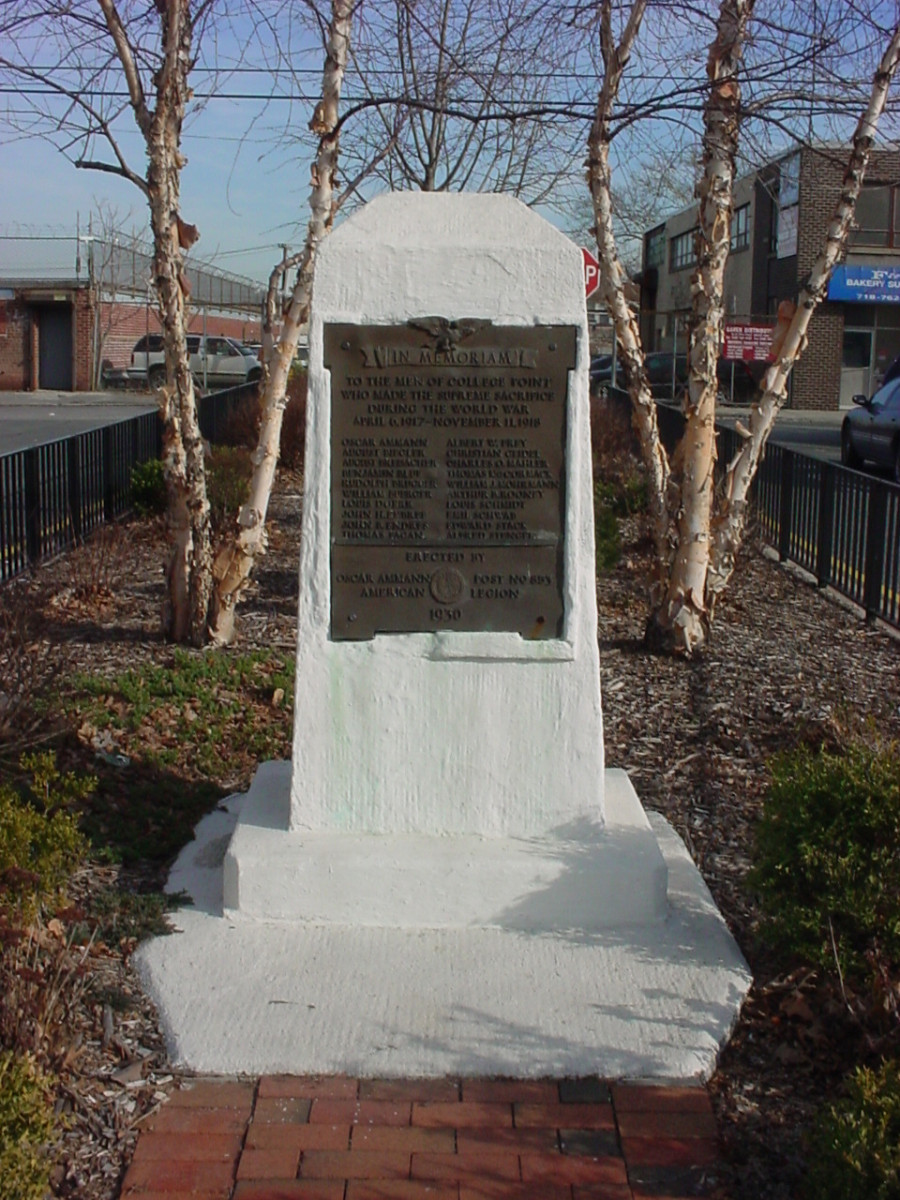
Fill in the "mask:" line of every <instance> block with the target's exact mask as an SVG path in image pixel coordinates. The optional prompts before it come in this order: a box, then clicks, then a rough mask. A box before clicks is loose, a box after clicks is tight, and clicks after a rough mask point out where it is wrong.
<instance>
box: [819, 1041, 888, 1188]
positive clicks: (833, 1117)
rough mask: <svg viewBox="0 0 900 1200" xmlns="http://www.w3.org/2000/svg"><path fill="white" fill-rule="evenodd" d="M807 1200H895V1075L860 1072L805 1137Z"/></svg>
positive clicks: (853, 1076)
mask: <svg viewBox="0 0 900 1200" xmlns="http://www.w3.org/2000/svg"><path fill="white" fill-rule="evenodd" d="M809 1149H810V1154H809V1166H808V1171H807V1181H806V1195H807V1196H808V1197H809V1200H900V1071H898V1067H897V1064H896V1063H893V1062H888V1063H884V1064H883V1066H882V1067H881V1068H880V1070H878V1071H871V1070H868V1069H866V1068H860V1069H859V1070H857V1071H855V1072H854V1074H853V1075H852V1077H851V1080H850V1084H849V1086H848V1089H847V1095H846V1097H845V1098H844V1099H843V1100H841V1101H839V1102H838V1103H837V1104H834V1105H832V1106H831V1107H830V1108H828V1109H826V1110H825V1111H824V1112H823V1113H822V1114H821V1115H820V1117H819V1120H818V1122H817V1124H816V1127H815V1130H814V1132H813V1135H812V1137H811V1139H810V1147H809Z"/></svg>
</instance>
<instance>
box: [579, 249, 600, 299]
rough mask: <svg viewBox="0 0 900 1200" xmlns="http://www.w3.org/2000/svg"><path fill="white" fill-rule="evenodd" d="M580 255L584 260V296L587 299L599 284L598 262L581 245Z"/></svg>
mask: <svg viewBox="0 0 900 1200" xmlns="http://www.w3.org/2000/svg"><path fill="white" fill-rule="evenodd" d="M581 257H582V259H583V260H584V298H585V300H588V299H589V298H590V297H591V296H593V294H594V292H596V290H597V288H598V287H599V286H600V264H599V263H598V262H597V260H596V258H594V256H593V254H591V252H590V250H585V248H584V247H583V246H582V248H581Z"/></svg>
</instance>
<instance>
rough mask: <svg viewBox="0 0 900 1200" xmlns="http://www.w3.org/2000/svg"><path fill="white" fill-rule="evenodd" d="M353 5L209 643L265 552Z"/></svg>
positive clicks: (333, 70) (333, 42) (320, 116)
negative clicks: (302, 242)
mask: <svg viewBox="0 0 900 1200" xmlns="http://www.w3.org/2000/svg"><path fill="white" fill-rule="evenodd" d="M353 8H354V0H333V2H332V9H331V11H332V20H331V27H330V31H329V38H328V44H327V46H326V53H325V67H324V70H323V74H322V99H321V100H320V101H319V102H318V104H317V105H316V107H315V111H314V113H313V117H312V120H311V121H310V128H311V129H312V131H313V132H314V133H317V134H318V135H319V147H318V153H317V155H316V160H315V163H314V164H313V167H312V170H311V172H310V177H311V180H312V191H311V195H310V201H309V203H310V211H311V215H310V220H309V225H308V227H307V233H306V242H305V245H304V247H303V250H302V252H301V253H300V254H298V255H297V256H295V257H294V258H293V259H291V260H289V263H290V265H294V264H296V265H297V266H298V272H297V280H296V283H295V285H294V288H293V291H292V293H291V299H290V303H289V305H288V307H287V311H286V312H285V313H284V314H283V317H282V326H281V332H280V335H279V337H278V338H277V340H276V338H275V335H274V325H275V309H276V299H275V298H276V287H277V281H278V280H279V279H280V278H281V276H282V274H283V272H284V271H285V270H286V269H287V266H288V263H281V264H279V266H278V267H276V268H275V270H274V271H273V272H272V276H271V278H270V281H269V291H268V295H267V300H266V325H267V330H266V331H265V332H264V335H263V344H264V347H265V350H264V358H265V384H264V392H263V398H262V423H261V426H260V432H259V443H258V447H257V452H256V454H255V455H254V470H253V475H252V478H251V481H250V495H249V498H248V500H247V504H246V505H245V506H244V508H243V509H242V512H241V517H240V519H239V520H238V522H237V528H236V530H235V531H234V532H233V534H232V536H231V538H230V539H229V541H228V542H227V543H226V545H225V546H224V547H223V548H222V550H221V551H220V552H219V554H218V556H217V557H216V561H215V563H214V565H213V590H212V594H211V597H210V609H209V636H210V638H211V640H212V641H213V642H214V643H215V644H216V645H227V644H230V643H231V642H232V641H233V640H234V636H235V609H236V607H237V604H238V602H239V600H240V597H241V594H242V592H243V591H244V590H245V589H246V588H247V587H248V586H249V583H250V575H251V572H252V570H253V566H254V564H255V562H256V559H257V557H258V556H259V555H261V554H264V553H265V522H266V513H267V512H268V507H269V498H270V496H271V494H272V485H273V483H274V480H275V470H276V467H277V465H278V453H279V443H280V440H281V425H282V418H283V415H284V409H285V406H286V404H287V382H288V374H289V372H290V365H291V363H292V361H293V358H294V355H295V353H296V350H297V342H298V340H299V337H300V327H301V325H302V324H303V322H304V321H305V320H306V319H307V318H308V314H309V303H310V297H311V294H312V281H313V268H314V265H315V259H316V252H317V250H318V247H319V244H320V243H321V241H322V239H323V238H324V237H326V236H327V234H328V233H329V232H330V230H331V227H332V224H333V222H334V213H335V207H336V204H335V181H336V177H337V162H338V149H339V137H340V132H339V120H338V108H339V102H340V95H341V86H342V83H343V78H344V73H345V71H346V66H347V56H348V54H349V49H350V26H351V18H352V14H353ZM251 515H252V520H251V519H250V517H251Z"/></svg>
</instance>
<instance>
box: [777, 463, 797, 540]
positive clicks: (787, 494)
mask: <svg viewBox="0 0 900 1200" xmlns="http://www.w3.org/2000/svg"><path fill="white" fill-rule="evenodd" d="M793 507H794V452H793V450H787V449H785V448H784V447H782V451H781V503H780V505H779V510H778V557H779V558H782V559H785V558H790V556H791V513H792V511H793Z"/></svg>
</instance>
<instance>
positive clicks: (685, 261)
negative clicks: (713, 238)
mask: <svg viewBox="0 0 900 1200" xmlns="http://www.w3.org/2000/svg"><path fill="white" fill-rule="evenodd" d="M696 233H697V230H696V227H695V228H694V229H689V230H688V231H687V233H679V234H678V236H677V237H673V238H672V241H671V242H670V244H669V270H670V271H680V270H682V269H683V268H684V267H692V266H693V265H694V262H695V257H694V237H695V235H696Z"/></svg>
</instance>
